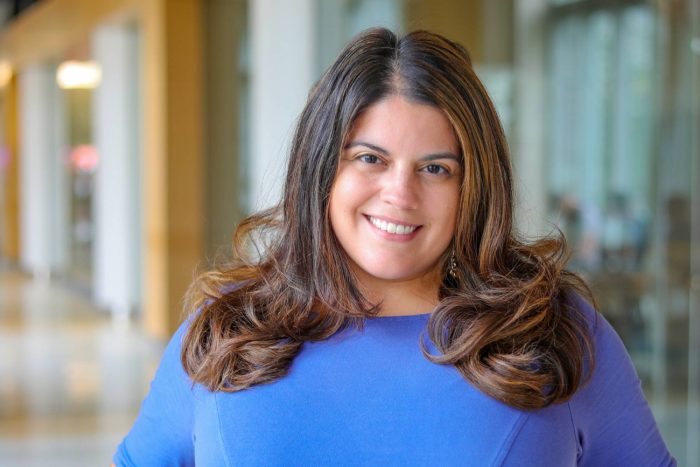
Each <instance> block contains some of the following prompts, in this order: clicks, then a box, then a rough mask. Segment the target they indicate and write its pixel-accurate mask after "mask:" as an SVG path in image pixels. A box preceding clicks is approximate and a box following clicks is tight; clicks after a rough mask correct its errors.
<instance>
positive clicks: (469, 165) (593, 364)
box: [114, 29, 675, 466]
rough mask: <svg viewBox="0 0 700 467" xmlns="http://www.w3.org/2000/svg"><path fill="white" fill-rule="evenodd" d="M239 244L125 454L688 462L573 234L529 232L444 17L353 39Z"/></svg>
mask: <svg viewBox="0 0 700 467" xmlns="http://www.w3.org/2000/svg"><path fill="white" fill-rule="evenodd" d="M234 251H235V257H234V259H233V260H232V262H231V263H230V264H227V265H224V266H221V267H219V268H218V269H216V270H213V271H210V272H207V273H204V274H203V275H201V276H200V277H199V279H198V280H197V281H195V283H194V284H193V285H192V287H191V289H190V292H189V295H188V311H189V312H190V316H189V318H188V319H187V320H186V322H185V323H184V324H183V325H182V326H181V327H180V329H179V330H178V331H177V332H176V334H175V335H174V337H173V338H172V340H171V342H170V344H169V345H168V347H167V349H166V351H165V355H164V357H163V360H162V362H161V365H160V368H159V370H158V372H157V374H156V376H155V379H154V381H153V383H152V386H151V390H150V393H149V395H148V396H147V398H146V400H145V401H144V403H143V405H142V408H141V412H140V414H139V416H138V418H137V420H136V422H135V424H134V426H133V428H132V430H131V431H130V433H129V434H128V435H127V436H126V437H125V439H124V440H123V442H122V443H121V444H120V446H119V447H118V449H117V452H116V454H115V456H114V462H115V464H116V465H119V466H125V465H126V466H129V465H154V466H155V465H194V464H195V463H196V464H197V465H200V466H215V465H217V466H218V465H228V464H237V465H290V464H291V465H326V464H330V463H333V464H336V465H338V464H339V465H354V464H376V465H428V464H430V465H485V464H493V465H519V466H529V465H531V466H535V465H536V466H549V465H551V466H563V465H595V466H600V465H613V464H615V465H635V466H646V465H649V466H652V465H653V466H659V465H675V461H674V460H673V458H672V457H671V455H670V454H669V452H668V451H667V449H666V446H665V444H664V441H663V440H662V438H661V436H660V435H659V432H658V430H657V427H656V423H655V421H654V419H653V417H652V415H651V412H650V410H649V407H648V404H647V402H646V400H645V399H644V396H643V393H642V390H641V387H640V384H639V380H638V378H637V375H636V373H635V371H634V369H633V366H632V364H631V362H630V360H629V357H628V355H627V352H626V351H625V348H624V346H623V345H622V343H621V341H620V340H619V338H618V337H617V335H616V334H615V332H614V331H613V330H612V328H611V327H610V325H609V324H608V323H607V322H606V321H605V319H604V318H603V317H602V316H601V315H599V314H598V313H597V312H596V311H595V310H594V309H593V307H592V306H591V305H590V304H589V302H592V301H593V299H592V297H591V295H590V292H589V291H588V288H587V286H586V284H585V283H584V282H583V281H582V280H581V279H580V278H579V277H578V276H576V275H574V274H572V273H570V272H567V271H566V270H565V269H564V265H565V259H566V245H565V242H564V240H563V238H546V239H541V240H537V241H534V242H525V241H523V240H521V239H519V238H518V236H517V234H516V232H515V231H514V228H513V193H512V174H511V167H510V157H509V154H508V148H507V144H506V141H505V136H504V134H503V130H502V127H501V124H500V122H499V119H498V116H497V114H496V111H495V109H494V106H493V104H492V102H491V100H490V99H489V97H488V95H487V93H486V91H485V89H484V87H483V85H482V84H481V82H480V80H479V79H478V77H477V76H476V74H475V73H474V70H473V68H472V66H471V61H470V58H469V56H468V54H467V52H466V51H465V50H464V49H463V48H462V47H461V46H459V45H458V44H456V43H454V42H452V41H450V40H448V39H446V38H444V37H442V36H439V35H436V34H433V33H430V32H425V31H416V32H412V33H410V34H408V35H406V36H403V37H400V38H399V37H397V36H396V35H395V34H393V33H392V32H390V31H388V30H385V29H372V30H368V31H366V32H364V33H362V34H360V35H359V36H357V37H356V38H355V39H354V40H352V42H351V43H350V44H349V45H348V46H347V47H346V48H345V49H344V50H343V51H342V52H341V54H340V55H339V57H338V58H337V60H336V61H335V62H334V63H333V64H332V65H331V67H330V68H329V69H328V71H327V72H326V73H325V74H324V76H323V77H322V78H321V80H320V81H319V82H318V84H317V85H316V86H315V87H314V88H313V89H312V91H311V94H310V96H309V99H308V102H307V104H306V107H305V109H304V110H303V112H302V114H301V116H300V119H299V122H298V126H297V129H296V133H295V136H294V139H293V142H292V147H291V151H290V159H289V164H288V168H287V176H286V183H285V189H284V196H283V200H282V202H281V203H280V205H279V206H278V207H277V208H275V209H271V210H268V211H264V212H260V213H257V214H254V215H252V216H250V217H249V218H247V219H246V220H244V221H243V223H242V224H241V225H240V226H239V228H238V230H237V232H236V235H235V239H234Z"/></svg>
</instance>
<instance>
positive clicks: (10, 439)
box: [0, 267, 164, 467]
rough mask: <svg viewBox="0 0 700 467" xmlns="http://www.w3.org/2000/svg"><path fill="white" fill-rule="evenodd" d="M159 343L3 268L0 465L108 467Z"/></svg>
mask: <svg viewBox="0 0 700 467" xmlns="http://www.w3.org/2000/svg"><path fill="white" fill-rule="evenodd" d="M163 345H164V344H163V343H161V342H155V341H153V340H151V339H149V338H147V337H146V336H144V334H143V333H142V332H141V331H140V329H139V328H138V326H135V325H131V324H129V323H125V322H122V323H118V322H113V321H112V320H111V319H110V317H109V315H108V314H107V313H105V312H103V311H101V310H98V309H96V308H95V306H94V305H92V304H91V303H90V302H89V301H88V300H87V299H85V298H83V297H81V296H80V294H77V293H72V292H70V291H69V290H68V289H66V288H65V287H60V286H56V285H51V284H48V283H43V284H42V283H36V282H34V281H32V280H30V278H29V277H27V276H26V275H24V274H21V273H19V272H17V271H15V270H11V269H8V268H6V267H5V268H2V267H0V356H1V357H0V465H2V466H22V467H31V466H48V465H51V466H99V465H109V463H110V459H111V456H112V454H113V452H114V450H115V447H116V445H117V444H118V443H119V441H120V440H121V438H122V437H123V436H124V434H125V432H126V431H127V430H128V429H129V427H130V426H131V423H132V422H133V419H134V417H135V416H136V413H137V411H138V407H139V405H140V402H141V400H142V398H143V397H144V395H145V393H146V391H147V389H148V384H149V382H150V380H151V378H152V375H153V373H154V372H155V369H156V366H157V363H158V359H159V358H160V354H161V352H162V350H163Z"/></svg>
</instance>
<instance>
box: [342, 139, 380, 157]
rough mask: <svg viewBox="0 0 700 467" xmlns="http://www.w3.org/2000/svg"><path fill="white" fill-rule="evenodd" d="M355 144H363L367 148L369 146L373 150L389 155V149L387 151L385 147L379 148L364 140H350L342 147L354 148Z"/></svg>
mask: <svg viewBox="0 0 700 467" xmlns="http://www.w3.org/2000/svg"><path fill="white" fill-rule="evenodd" d="M355 146H365V147H367V148H370V149H371V150H373V151H377V152H381V153H382V154H384V155H385V156H388V155H389V151H387V150H386V149H384V148H381V147H379V146H377V145H376V144H372V143H367V142H365V141H350V142H349V143H348V144H346V145H345V147H344V148H343V149H350V148H354V147H355Z"/></svg>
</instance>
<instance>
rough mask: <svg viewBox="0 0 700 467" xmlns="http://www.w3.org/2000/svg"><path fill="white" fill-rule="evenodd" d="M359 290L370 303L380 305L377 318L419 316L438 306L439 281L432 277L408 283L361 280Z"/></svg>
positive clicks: (420, 278)
mask: <svg viewBox="0 0 700 467" xmlns="http://www.w3.org/2000/svg"><path fill="white" fill-rule="evenodd" d="M362 279H364V280H362ZM362 279H361V281H360V282H361V288H362V291H363V293H364V294H365V296H366V297H367V298H368V299H369V300H370V301H371V302H372V303H380V311H379V313H378V316H398V315H419V314H424V313H429V312H431V311H432V310H433V309H434V308H435V307H436V306H437V304H438V302H439V299H438V290H439V284H440V282H439V279H438V278H436V277H435V276H434V275H431V276H423V277H419V278H416V279H412V280H408V281H383V280H378V279H376V278H371V279H370V278H362Z"/></svg>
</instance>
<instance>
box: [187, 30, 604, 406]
mask: <svg viewBox="0 0 700 467" xmlns="http://www.w3.org/2000/svg"><path fill="white" fill-rule="evenodd" d="M391 95H400V96H402V97H404V98H406V99H409V100H411V101H413V102H418V103H422V104H428V105H432V106H435V107H437V108H439V109H441V110H442V111H443V112H444V114H445V115H446V116H447V118H448V120H449V121H450V123H451V125H452V127H453V129H454V132H455V134H456V136H457V140H458V143H459V145H460V149H461V152H462V159H463V161H462V164H463V169H464V170H462V173H463V180H462V183H461V200H460V205H459V210H458V218H457V223H456V230H455V235H454V240H453V244H452V249H453V251H454V254H455V257H456V260H457V263H458V265H459V267H458V269H457V274H456V275H455V276H454V277H453V276H452V275H450V274H444V279H443V282H442V284H441V286H440V290H439V298H440V301H439V304H438V306H437V307H436V308H435V309H434V311H433V312H432V314H431V316H430V319H429V323H428V327H427V334H428V336H429V338H430V339H431V340H432V341H433V343H434V344H435V347H436V348H437V349H438V351H439V354H437V355H433V354H430V353H429V352H428V351H427V349H426V345H425V342H424V341H421V346H422V350H423V353H424V354H425V356H426V358H428V359H429V360H431V361H433V362H435V363H439V364H450V365H454V367H455V368H456V369H457V370H459V372H460V373H461V374H462V375H463V376H464V378H466V379H467V380H468V381H469V382H471V383H472V384H473V385H474V386H475V387H477V388H478V389H479V390H481V391H482V392H484V393H485V394H487V395H489V396H491V397H494V398H496V399H498V400H500V401H502V402H504V403H506V404H508V405H510V406H513V407H517V408H521V409H536V408H540V407H544V406H547V405H549V404H551V403H554V402H561V401H565V400H567V399H568V398H569V397H571V396H572V395H573V393H574V392H575V391H576V390H577V388H578V387H579V386H580V385H581V384H583V382H584V381H585V379H586V377H587V375H589V374H590V369H591V368H592V364H593V349H592V342H591V339H590V336H589V330H588V324H587V323H586V321H585V319H584V318H583V316H582V315H581V314H580V313H579V311H578V309H577V307H576V306H575V299H574V295H575V294H580V295H583V296H584V297H586V298H588V299H589V300H592V297H591V295H590V291H589V289H588V288H587V286H586V285H585V283H584V282H583V281H582V280H581V279H580V278H579V277H578V276H576V275H574V274H572V273H570V272H567V271H566V270H564V265H565V263H566V259H567V255H566V254H565V252H566V244H565V242H564V238H563V236H561V234H560V235H559V236H557V237H552V238H545V239H541V240H538V241H534V242H525V241H523V240H520V239H518V237H517V235H516V234H515V232H514V228H513V182H512V174H511V167H510V158H509V153H508V147H507V143H506V139H505V135H504V132H503V129H502V127H501V124H500V121H499V119H498V116H497V113H496V110H495V108H494V105H493V103H492V102H491V100H490V98H489V96H488V94H487V92H486V90H485V88H484V86H483V85H482V83H481V82H480V81H479V79H478V78H477V76H476V74H475V72H474V70H473V68H472V65H471V60H470V58H469V55H468V53H467V51H466V50H465V49H464V48H463V47H461V46H460V45H458V44H456V43H454V42H452V41H450V40H448V39H446V38H444V37H442V36H440V35H437V34H434V33H430V32H427V31H415V32H411V33H409V34H407V35H405V36H403V37H401V38H399V37H397V36H396V35H395V34H393V33H392V32H391V31H388V30H386V29H370V30H367V31H365V32H363V33H361V34H360V35H358V36H357V37H355V38H354V39H353V40H352V41H351V42H350V43H349V44H348V45H347V46H346V47H345V49H344V50H343V51H342V52H341V53H340V55H339V56H338V58H337V59H336V61H335V62H334V63H333V64H332V65H331V67H330V68H329V69H328V70H327V71H326V73H325V74H324V75H323V76H322V78H321V79H320V81H319V82H318V83H317V84H316V85H315V86H314V87H313V89H312V90H311V93H310V95H309V98H308V101H307V104H306V106H305V108H304V110H303V111H302V113H301V115H300V117H299V120H298V123H297V127H296V131H295V134H294V138H293V141H292V145H291V151H290V157H289V162H288V167H287V175H286V181H285V186H284V196H283V200H282V202H281V203H280V204H279V205H278V206H277V207H276V208H273V209H270V210H267V211H263V212H259V213H256V214H253V215H251V216H250V217H248V218H247V219H245V220H244V221H243V222H242V223H241V224H240V225H239V226H238V228H237V230H236V232H235V234H234V239H233V251H234V255H233V259H232V260H231V261H230V262H229V263H228V264H226V265H224V266H219V267H218V268H216V269H215V270H213V271H209V272H206V273H204V274H202V275H200V276H199V277H198V279H197V280H196V281H195V282H194V283H193V284H192V286H191V287H190V290H189V292H188V295H187V309H188V310H189V311H191V312H193V316H192V319H191V323H190V326H189V329H188V331H187V333H186V335H185V337H184V340H183V349H182V364H183V366H184V368H185V370H186V372H187V373H188V374H189V375H190V377H191V378H192V380H193V381H194V382H196V383H200V384H202V385H204V386H206V387H207V388H209V389H210V390H213V391H229V392H230V391H239V390H242V389H246V388H249V387H251V386H254V385H258V384H264V383H267V382H270V381H274V380H276V379H278V378H281V377H283V376H284V375H285V374H286V373H287V371H288V369H289V366H290V364H291V362H292V360H293V359H294V357H295V356H296V355H297V353H298V352H299V350H300V349H301V346H302V345H303V343H304V342H306V341H317V340H323V339H326V338H328V337H330V336H331V335H333V334H335V333H336V332H338V331H339V330H341V329H344V328H346V327H348V326H356V327H358V328H361V327H362V325H363V320H364V318H366V317H371V316H374V315H376V314H377V313H378V311H379V307H378V305H377V304H374V303H370V301H369V300H368V299H367V298H366V297H365V296H363V294H362V293H361V291H360V288H359V286H358V283H357V281H356V279H355V277H354V275H353V273H352V271H351V269H350V266H349V262H348V258H347V256H346V254H345V252H344V251H343V249H342V248H341V246H340V245H339V242H338V240H337V239H336V237H335V235H334V234H333V231H332V229H331V227H330V222H329V215H328V204H329V203H328V200H329V195H330V192H331V187H332V186H333V182H334V179H335V175H336V172H337V168H338V161H339V158H340V154H341V150H342V147H343V143H344V140H345V138H347V136H348V134H349V132H350V130H351V126H352V124H353V122H354V121H355V119H356V118H357V117H358V115H359V114H360V113H361V112H362V111H363V110H365V109H367V108H368V107H369V106H371V105H372V104H374V103H376V102H377V101H378V100H380V99H382V98H385V97H387V96H391ZM442 261H443V270H444V271H446V268H447V265H446V263H447V253H445V254H444V255H443V258H442ZM195 310H196V311H195ZM424 337H425V336H424Z"/></svg>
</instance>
